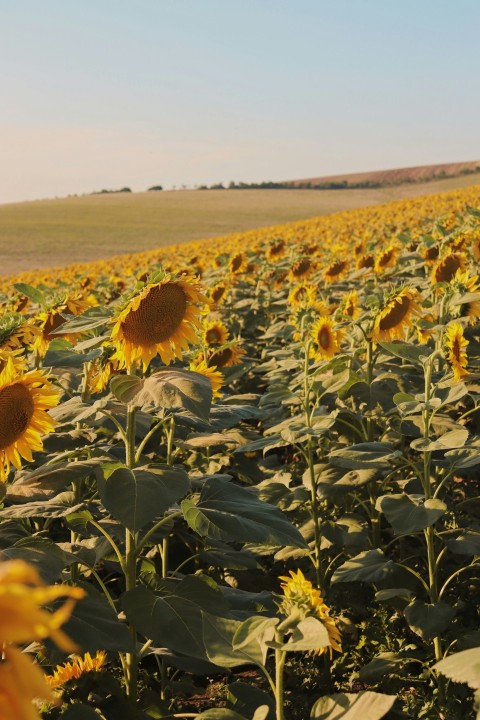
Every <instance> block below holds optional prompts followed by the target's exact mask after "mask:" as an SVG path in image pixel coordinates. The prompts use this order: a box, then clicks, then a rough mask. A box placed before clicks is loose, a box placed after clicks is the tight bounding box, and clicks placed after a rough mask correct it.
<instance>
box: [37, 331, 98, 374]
mask: <svg viewBox="0 0 480 720" xmlns="http://www.w3.org/2000/svg"><path fill="white" fill-rule="evenodd" d="M101 354H102V348H94V349H93V350H90V352H88V353H86V354H85V353H80V352H77V351H76V350H75V349H74V348H73V347H72V345H71V344H70V343H69V342H67V340H63V339H61V338H56V339H55V340H52V342H51V343H50V345H49V346H48V350H47V353H46V355H45V357H44V359H43V365H44V367H60V368H81V367H82V366H83V364H84V363H86V362H90V361H91V360H95V358H98V357H100V355H101Z"/></svg>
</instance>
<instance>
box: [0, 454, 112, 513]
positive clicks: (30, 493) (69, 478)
mask: <svg viewBox="0 0 480 720" xmlns="http://www.w3.org/2000/svg"><path fill="white" fill-rule="evenodd" d="M100 462H101V460H100V459H94V460H84V461H82V462H74V463H58V464H55V465H42V467H39V468H38V469H37V470H34V471H33V472H26V471H21V472H18V473H17V474H16V476H15V482H14V483H12V485H10V486H9V487H8V489H7V500H8V502H11V503H22V502H31V501H36V500H49V499H50V498H52V497H55V495H58V493H59V492H60V491H61V490H64V489H65V488H66V487H68V486H69V485H71V484H72V483H73V482H75V481H76V480H83V479H85V478H86V477H88V476H89V475H90V474H91V473H92V472H93V471H94V470H95V468H96V467H98V465H99V463H100Z"/></svg>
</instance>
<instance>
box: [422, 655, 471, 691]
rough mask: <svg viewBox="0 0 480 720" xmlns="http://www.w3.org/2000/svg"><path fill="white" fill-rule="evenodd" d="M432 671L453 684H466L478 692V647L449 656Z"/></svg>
mask: <svg viewBox="0 0 480 720" xmlns="http://www.w3.org/2000/svg"><path fill="white" fill-rule="evenodd" d="M433 669H434V670H436V671H437V672H439V673H442V675H446V676H447V677H448V678H450V680H453V681H454V682H459V683H467V685H468V686H469V687H471V688H472V689H473V690H480V647H476V648H472V649H471V650H463V651H462V652H459V653H455V654H454V655H449V656H448V657H446V658H444V659H443V660H440V662H437V663H436V664H435V665H434V666H433Z"/></svg>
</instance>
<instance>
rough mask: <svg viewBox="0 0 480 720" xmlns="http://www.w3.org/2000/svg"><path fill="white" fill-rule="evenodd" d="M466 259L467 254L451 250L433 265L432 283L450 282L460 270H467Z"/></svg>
mask: <svg viewBox="0 0 480 720" xmlns="http://www.w3.org/2000/svg"><path fill="white" fill-rule="evenodd" d="M465 260H466V258H465V254H464V253H461V252H449V253H447V254H446V255H444V256H443V257H442V258H440V260H437V262H436V263H435V265H434V266H433V270H432V283H439V282H444V283H449V282H450V281H451V280H453V278H454V277H455V275H456V273H457V271H458V270H461V271H463V270H465Z"/></svg>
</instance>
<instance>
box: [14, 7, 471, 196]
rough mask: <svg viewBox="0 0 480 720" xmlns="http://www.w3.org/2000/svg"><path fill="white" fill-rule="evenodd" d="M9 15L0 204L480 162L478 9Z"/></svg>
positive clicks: (90, 10) (42, 11)
mask: <svg viewBox="0 0 480 720" xmlns="http://www.w3.org/2000/svg"><path fill="white" fill-rule="evenodd" d="M0 6H1V24H0V67H1V68H2V72H1V73H0V98H1V106H2V110H1V113H0V167H1V173H0V202H8V201H13V200H22V199H30V198H41V197H51V196H56V195H58V196H62V195H67V194H69V193H82V192H88V191H91V190H94V189H101V188H103V187H112V188H113V187H120V186H123V185H129V186H131V187H132V188H133V189H134V190H142V189H145V188H147V187H148V186H149V185H152V184H156V183H161V184H163V185H164V186H166V187H170V186H172V185H176V186H179V185H181V184H182V183H184V184H187V185H193V184H196V183H212V182H218V181H224V182H229V181H230V180H244V181H252V180H268V179H274V180H284V179H293V178H301V177H308V176H319V175H327V174H333V173H342V172H355V171H362V170H374V169H382V168H390V167H401V166H409V165H416V164H426V163H435V162H454V161H457V160H476V159H480V134H479V132H478V127H479V117H480V93H479V92H478V88H479V80H478V78H479V71H480V54H479V52H478V27H479V26H480V3H479V2H478V1H477V0H329V1H328V2H327V1H326V0H135V1H132V0H82V2H65V0H42V2H40V0H16V1H15V2H7V0H0Z"/></svg>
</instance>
